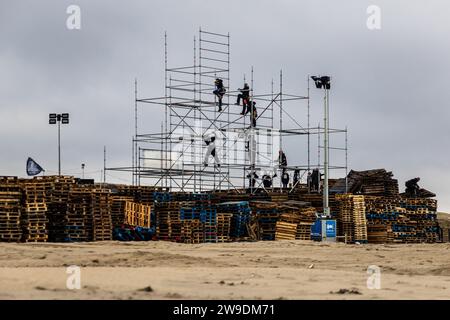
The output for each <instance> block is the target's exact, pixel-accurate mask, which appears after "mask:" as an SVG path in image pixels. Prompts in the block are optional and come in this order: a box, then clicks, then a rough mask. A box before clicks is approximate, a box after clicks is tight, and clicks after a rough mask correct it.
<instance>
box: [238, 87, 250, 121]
mask: <svg viewBox="0 0 450 320" xmlns="http://www.w3.org/2000/svg"><path fill="white" fill-rule="evenodd" d="M238 90H239V91H240V92H241V93H239V94H238V96H237V101H236V105H237V106H239V105H240V104H241V99H242V112H241V115H244V114H247V113H249V112H250V99H249V97H250V87H249V86H248V83H244V88H242V89H240V88H239V89H238Z"/></svg>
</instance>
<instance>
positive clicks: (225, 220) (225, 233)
mask: <svg viewBox="0 0 450 320" xmlns="http://www.w3.org/2000/svg"><path fill="white" fill-rule="evenodd" d="M232 218H233V214H231V213H217V242H230V241H231V238H230V232H231V219H232Z"/></svg>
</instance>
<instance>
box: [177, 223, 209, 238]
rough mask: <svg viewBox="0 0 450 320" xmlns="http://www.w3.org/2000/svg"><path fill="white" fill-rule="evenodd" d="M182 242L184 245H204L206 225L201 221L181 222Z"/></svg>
mask: <svg viewBox="0 0 450 320" xmlns="http://www.w3.org/2000/svg"><path fill="white" fill-rule="evenodd" d="M181 242H183V243H190V244H194V243H204V242H205V232H204V224H203V222H201V221H200V220H199V219H186V220H181Z"/></svg>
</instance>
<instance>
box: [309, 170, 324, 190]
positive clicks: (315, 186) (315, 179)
mask: <svg viewBox="0 0 450 320" xmlns="http://www.w3.org/2000/svg"><path fill="white" fill-rule="evenodd" d="M322 176H323V174H321V173H320V171H319V169H314V170H313V171H312V174H311V191H316V192H320V188H319V186H320V178H321V177H322Z"/></svg>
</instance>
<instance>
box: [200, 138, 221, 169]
mask: <svg viewBox="0 0 450 320" xmlns="http://www.w3.org/2000/svg"><path fill="white" fill-rule="evenodd" d="M215 140H216V137H214V136H212V137H211V139H206V140H205V143H206V145H207V146H208V149H207V150H206V154H205V159H204V161H203V164H204V165H205V167H207V166H208V160H209V156H212V157H214V160H215V162H216V164H217V166H218V167H220V161H219V157H218V156H217V152H216V143H215Z"/></svg>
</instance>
